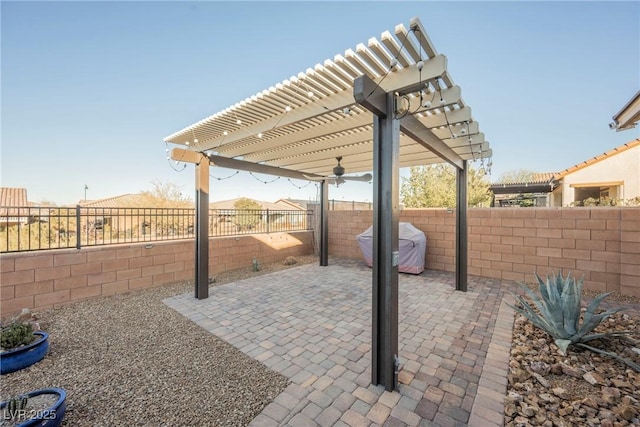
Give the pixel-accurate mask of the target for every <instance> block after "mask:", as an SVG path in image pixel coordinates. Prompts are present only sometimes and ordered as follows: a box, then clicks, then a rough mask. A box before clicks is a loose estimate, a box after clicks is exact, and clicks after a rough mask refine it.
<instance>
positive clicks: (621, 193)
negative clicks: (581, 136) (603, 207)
mask: <svg viewBox="0 0 640 427" xmlns="http://www.w3.org/2000/svg"><path fill="white" fill-rule="evenodd" d="M626 145H632V146H631V147H630V148H626V149H624V150H620V151H619V152H616V150H619V149H620V148H622V147H619V148H618V149H616V150H612V151H610V152H608V153H605V154H603V155H601V156H598V157H596V158H594V159H591V160H588V161H586V162H584V163H583V164H579V165H576V166H574V167H573V168H570V169H567V170H566V171H564V172H562V173H561V174H560V175H561V176H562V175H564V176H562V178H561V180H560V185H559V187H558V189H557V190H555V191H554V194H553V204H554V206H571V205H572V203H574V202H575V201H576V191H577V189H578V187H586V186H588V187H602V188H604V187H608V188H609V198H611V199H623V200H628V199H632V198H634V197H640V173H639V172H638V171H640V140H635V141H632V142H631V143H629V144H626ZM623 147H625V146H623ZM607 184H612V185H607Z"/></svg>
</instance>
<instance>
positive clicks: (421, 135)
mask: <svg viewBox="0 0 640 427" xmlns="http://www.w3.org/2000/svg"><path fill="white" fill-rule="evenodd" d="M400 129H401V130H402V133H404V134H405V135H407V136H408V137H409V138H411V139H413V140H414V141H415V142H417V143H418V144H420V145H422V146H423V147H425V148H426V149H427V150H429V151H433V152H434V153H436V154H437V155H438V156H439V157H441V158H442V159H443V160H446V161H447V162H448V163H450V164H452V165H453V166H455V167H456V168H457V169H462V168H463V167H464V165H463V160H462V157H460V156H459V155H458V154H457V153H456V152H455V151H453V150H452V149H451V147H449V146H448V145H447V144H445V143H444V142H442V141H441V140H440V139H439V138H438V137H437V136H435V135H434V134H433V132H431V131H430V130H429V129H428V128H427V127H426V126H425V125H423V124H422V123H420V121H419V120H418V119H416V118H415V117H414V116H405V117H404V118H403V119H402V120H401V121H400Z"/></svg>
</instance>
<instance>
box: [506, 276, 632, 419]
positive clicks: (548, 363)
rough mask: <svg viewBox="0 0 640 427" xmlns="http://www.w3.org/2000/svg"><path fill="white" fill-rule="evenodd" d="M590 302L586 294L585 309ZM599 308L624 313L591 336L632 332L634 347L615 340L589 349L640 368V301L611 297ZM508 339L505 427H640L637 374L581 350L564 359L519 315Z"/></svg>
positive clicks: (570, 351) (572, 350) (547, 338)
mask: <svg viewBox="0 0 640 427" xmlns="http://www.w3.org/2000/svg"><path fill="white" fill-rule="evenodd" d="M536 291H537V289H536ZM594 296H596V293H594V292H587V291H585V292H584V293H583V297H584V299H585V300H584V301H583V306H586V304H587V302H588V301H589V300H590V299H592V298H593V297H594ZM601 307H602V308H603V309H604V308H615V307H624V308H625V310H624V311H622V312H619V313H617V314H615V315H613V316H611V317H610V318H609V319H607V320H605V321H604V322H602V324H601V325H600V326H599V327H598V328H596V330H595V331H596V332H613V331H623V330H625V331H633V332H634V334H633V335H632V336H631V338H632V339H633V340H634V341H635V344H634V343H630V342H627V341H624V340H622V339H619V338H613V339H606V340H605V339H602V340H595V341H593V342H591V343H590V344H591V345H592V346H593V347H597V348H600V349H604V350H606V351H610V352H614V353H617V354H619V355H621V356H623V357H625V358H626V359H629V360H631V361H633V362H635V363H637V364H640V354H638V353H637V352H635V351H634V350H633V348H634V347H636V348H637V347H640V300H639V299H638V298H634V297H630V296H623V295H620V294H612V295H610V296H609V297H608V298H607V299H606V300H605V302H604V303H603V304H602V305H601ZM512 337H513V343H512V346H511V355H510V361H509V368H510V369H509V376H508V386H507V396H506V398H505V421H504V425H505V426H509V427H510V426H536V425H542V426H548V427H552V426H578V425H579V426H605V427H613V426H630V425H640V373H638V372H634V371H633V370H632V369H630V368H629V367H628V366H626V365H624V364H622V363H620V362H618V361H616V360H614V359H612V358H610V357H606V356H602V355H599V354H596V353H593V352H591V351H587V350H583V349H580V348H575V347H569V349H568V352H567V355H562V354H561V353H560V352H559V350H558V347H557V346H556V345H555V343H554V342H553V339H552V338H551V337H550V336H549V335H547V334H546V333H545V332H542V331H541V330H539V329H538V328H535V327H534V326H533V325H532V324H531V323H530V322H529V321H528V320H527V319H525V318H524V316H521V315H519V314H516V319H515V324H514V328H513V335H512Z"/></svg>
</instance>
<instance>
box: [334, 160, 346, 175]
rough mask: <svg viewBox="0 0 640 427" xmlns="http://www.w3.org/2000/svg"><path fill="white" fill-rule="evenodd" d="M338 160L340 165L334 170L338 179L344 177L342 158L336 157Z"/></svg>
mask: <svg viewBox="0 0 640 427" xmlns="http://www.w3.org/2000/svg"><path fill="white" fill-rule="evenodd" d="M336 160H337V161H338V164H337V165H336V166H335V167H334V168H333V174H334V175H335V176H337V177H341V176H342V175H344V168H343V167H342V165H341V164H340V161H341V160H342V156H340V157H336Z"/></svg>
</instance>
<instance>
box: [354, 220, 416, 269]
mask: <svg viewBox="0 0 640 427" xmlns="http://www.w3.org/2000/svg"><path fill="white" fill-rule="evenodd" d="M398 227H399V232H400V233H399V234H400V241H399V242H398V249H399V251H400V265H399V266H398V271H399V272H401V273H411V274H420V273H422V272H423V271H424V261H425V260H424V255H425V252H426V250H427V237H426V236H425V235H424V233H423V232H422V231H420V230H418V229H417V228H416V227H414V226H413V225H412V224H411V223H409V222H401V223H400V224H399V225H398ZM356 239H358V243H359V244H360V250H362V255H364V259H365V261H366V262H367V264H368V265H369V267H371V266H372V265H373V226H371V227H369V228H367V229H366V230H365V231H364V232H363V233H362V234H358V235H357V236H356Z"/></svg>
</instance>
